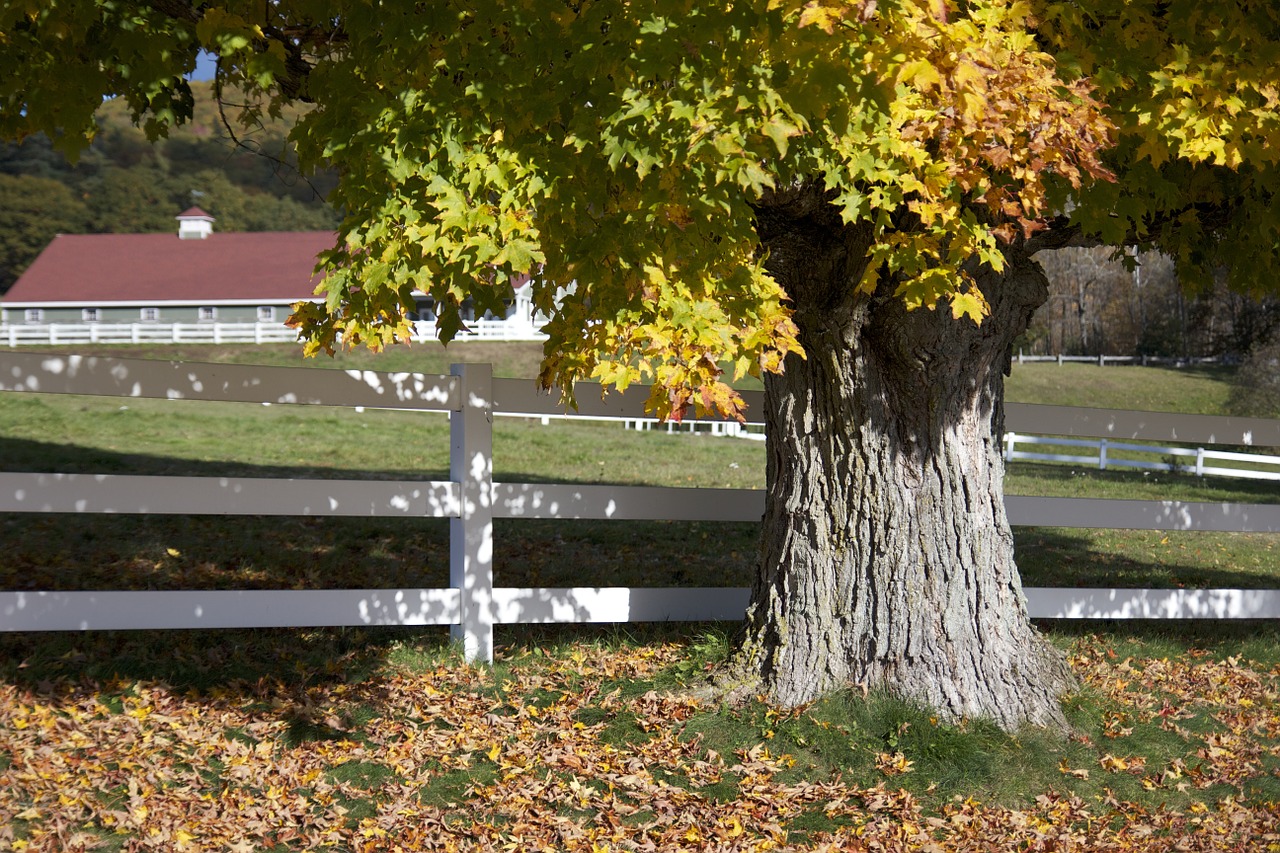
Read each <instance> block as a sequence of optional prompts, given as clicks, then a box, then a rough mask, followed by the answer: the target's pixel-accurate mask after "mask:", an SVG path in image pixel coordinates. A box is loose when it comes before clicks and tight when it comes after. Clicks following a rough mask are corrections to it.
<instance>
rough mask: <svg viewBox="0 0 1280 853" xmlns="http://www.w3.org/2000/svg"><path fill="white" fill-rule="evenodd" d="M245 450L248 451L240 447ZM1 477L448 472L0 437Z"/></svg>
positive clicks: (437, 475)
mask: <svg viewBox="0 0 1280 853" xmlns="http://www.w3.org/2000/svg"><path fill="white" fill-rule="evenodd" d="M245 450H246V451H251V450H252V448H245ZM0 460H3V462H0V465H2V466H3V469H4V471H6V472H29V473H39V474H82V473H83V474H117V475H118V474H133V475H140V476H153V477H263V478H271V479H282V480H287V479H329V480H338V479H342V480H351V479H361V480H447V479H449V469H448V464H447V461H446V462H445V464H444V467H440V468H423V469H415V470H413V471H404V470H399V469H384V470H369V469H360V470H353V469H345V468H336V467H327V466H323V465H305V464H291V465H262V464H257V463H249V462H238V461H235V460H222V459H218V460H203V459H186V458H182V457H177V456H161V455H159V454H148V453H118V452H115V451H111V450H102V449H100V448H96V447H85V446H81V445H76V444H61V443H57V442H46V441H32V440H30V439H21V438H5V437H0Z"/></svg>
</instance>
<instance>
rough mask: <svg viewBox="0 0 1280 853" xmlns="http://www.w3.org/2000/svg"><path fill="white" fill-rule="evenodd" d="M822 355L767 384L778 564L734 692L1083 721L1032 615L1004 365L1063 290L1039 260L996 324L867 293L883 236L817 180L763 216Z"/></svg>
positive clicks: (771, 511) (755, 613)
mask: <svg viewBox="0 0 1280 853" xmlns="http://www.w3.org/2000/svg"><path fill="white" fill-rule="evenodd" d="M757 225H758V228H759V233H760V236H761V239H762V242H763V244H764V246H765V247H766V248H767V249H768V251H769V259H768V264H769V266H770V270H771V272H772V273H773V274H774V275H775V276H776V277H777V278H778V279H779V281H780V282H781V283H782V285H783V286H784V287H785V288H786V290H787V293H788V295H789V296H790V298H791V300H792V303H793V306H794V308H795V320H796V323H797V325H798V326H799V329H800V341H801V343H802V344H803V345H804V347H805V350H806V351H807V353H808V358H807V359H800V358H798V357H791V358H789V360H788V361H787V363H786V372H785V373H783V374H782V375H779V376H770V377H768V379H767V380H766V383H765V409H766V412H767V414H766V419H767V423H768V434H769V450H768V483H769V485H768V495H767V499H766V511H765V517H764V529H763V535H762V545H761V560H762V563H761V566H760V569H759V573H758V576H757V579H756V582H755V585H754V588H753V590H752V600H751V606H750V609H749V611H748V615H747V621H746V623H745V626H744V628H743V631H742V633H741V634H740V636H739V639H738V643H737V646H736V649H735V651H734V653H733V654H732V655H731V657H730V660H729V662H728V664H727V666H726V668H725V670H724V680H723V681H722V685H723V686H726V687H728V688H729V689H733V688H734V687H735V686H736V687H737V688H738V689H740V690H749V691H753V692H755V691H761V692H763V693H764V694H765V695H767V696H768V697H769V698H770V699H771V700H772V701H774V702H777V703H779V704H783V705H787V706H794V705H799V704H803V703H806V702H809V701H811V700H813V699H815V698H817V697H818V696H820V695H821V694H823V693H826V692H830V691H832V690H835V689H839V688H841V687H848V686H853V685H865V686H867V687H870V688H873V689H875V688H883V689H886V690H888V691H889V692H891V693H893V694H896V695H899V696H902V697H904V698H907V699H910V700H914V701H918V702H921V703H924V704H926V705H928V706H931V707H932V708H935V709H937V711H938V712H939V713H940V714H941V715H942V716H943V717H944V718H945V719H948V720H953V721H954V720H960V719H966V718H975V717H986V718H990V719H993V720H994V721H995V722H996V723H997V724H999V725H1000V726H1001V727H1003V728H1005V729H1008V730H1013V729H1016V728H1018V727H1019V726H1021V725H1024V724H1033V725H1041V726H1049V727H1065V725H1066V722H1065V719H1064V717H1063V715H1062V711H1061V707H1060V702H1059V697H1060V696H1061V694H1062V693H1064V692H1066V691H1067V690H1069V689H1070V688H1071V687H1072V686H1073V685H1074V684H1075V680H1074V677H1073V675H1072V673H1071V671H1070V668H1069V667H1068V665H1067V663H1066V660H1065V657H1064V656H1063V655H1062V654H1061V653H1060V652H1058V651H1056V650H1055V649H1053V648H1052V647H1051V646H1050V645H1049V644H1048V643H1047V642H1046V641H1045V640H1043V639H1042V638H1041V637H1040V636H1039V635H1038V633H1037V632H1036V629H1035V628H1034V626H1033V625H1031V623H1030V621H1029V619H1028V617H1027V613H1026V606H1025V601H1024V598H1023V595H1022V586H1021V581H1020V579H1019V576H1018V572H1017V569H1016V567H1015V565H1014V559H1013V538H1012V535H1011V533H1010V530H1009V524H1008V520H1007V518H1006V516H1005V511H1004V503H1003V486H1002V479H1003V472H1004V463H1003V460H1002V458H1001V454H1000V438H999V436H1000V433H1001V432H1002V429H1001V427H1002V423H1001V421H1002V397H1003V374H1004V370H1005V368H1006V367H1007V365H1008V360H1009V353H1010V351H1011V344H1012V342H1013V340H1014V338H1016V337H1017V336H1018V335H1019V334H1020V333H1021V332H1022V331H1023V330H1024V329H1025V328H1026V326H1027V323H1028V321H1029V319H1030V317H1031V314H1032V312H1033V311H1034V310H1035V308H1036V307H1037V306H1038V305H1039V304H1041V303H1042V302H1043V301H1044V300H1045V298H1046V296H1047V289H1046V282H1045V279H1044V276H1043V274H1042V273H1041V272H1040V270H1039V267H1038V265H1036V264H1035V263H1034V261H1032V260H1031V259H1030V258H1029V257H1026V256H1022V255H1019V254H1018V253H1016V252H1011V253H1010V257H1009V266H1008V267H1007V269H1006V270H1005V272H1004V273H1003V274H1000V275H996V274H994V273H991V272H989V271H988V272H986V273H985V274H982V275H980V276H979V277H978V281H979V285H980V287H981V289H982V291H983V293H984V294H985V295H986V298H987V299H988V301H989V302H990V304H991V315H990V316H989V317H988V318H987V319H986V320H985V321H984V322H983V323H982V324H981V326H978V325H975V324H974V323H973V322H972V321H970V320H968V319H959V320H956V319H953V318H952V317H951V313H950V311H949V310H947V308H946V306H945V305H944V306H940V307H939V309H938V310H936V311H930V310H927V309H919V310H915V311H907V310H906V309H905V308H904V307H903V305H902V302H901V300H900V299H898V298H895V297H894V296H893V293H892V285H891V284H887V283H886V284H882V286H881V287H880V288H879V290H878V291H877V292H876V293H875V294H873V295H871V296H867V295H858V294H856V293H855V292H854V290H853V286H852V285H853V283H855V282H857V281H858V280H859V279H860V278H861V275H862V271H863V269H864V268H865V264H866V249H867V234H866V232H865V231H862V230H860V229H859V228H857V227H851V226H845V225H844V224H843V223H842V222H841V221H840V219H839V216H838V215H837V214H836V212H835V211H834V210H833V209H832V208H831V207H830V205H828V204H827V203H826V201H825V199H824V198H823V197H822V195H821V194H820V193H819V192H817V191H816V190H815V189H813V188H811V187H806V188H801V189H797V190H792V191H789V192H785V193H781V192H780V193H777V194H776V195H775V196H774V197H773V198H770V199H767V200H766V202H765V204H763V205H761V207H760V208H759V209H758V223H757Z"/></svg>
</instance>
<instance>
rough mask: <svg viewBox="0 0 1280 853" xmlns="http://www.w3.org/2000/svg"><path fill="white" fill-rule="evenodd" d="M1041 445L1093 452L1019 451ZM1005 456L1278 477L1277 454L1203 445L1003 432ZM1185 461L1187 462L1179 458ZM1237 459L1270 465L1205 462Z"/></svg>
mask: <svg viewBox="0 0 1280 853" xmlns="http://www.w3.org/2000/svg"><path fill="white" fill-rule="evenodd" d="M1020 444H1021V445H1024V446H1025V445H1028V444H1030V445H1041V446H1050V447H1068V448H1086V449H1089V450H1091V451H1093V452H1092V453H1091V454H1090V455H1088V456H1085V455H1082V454H1079V453H1042V452H1040V451H1035V450H1019V449H1018V445H1020ZM1116 453H1144V454H1147V455H1150V456H1157V457H1161V458H1160V459H1159V460H1153V459H1130V458H1128V457H1124V456H1116V455H1114V454H1116ZM1004 458H1005V461H1006V462H1013V461H1015V460H1019V459H1021V460H1029V461H1032V460H1033V461H1039V462H1072V463H1075V464H1077V465H1088V466H1090V467H1096V468H1097V469H1098V470H1099V471H1106V470H1107V469H1108V468H1138V469H1141V470H1146V471H1169V472H1183V473H1188V474H1195V475H1196V476H1197V477H1204V476H1206V475H1209V476H1218V477H1241V478H1244V479H1247V480H1280V456H1270V455H1266V454H1262V453H1239V452H1236V451H1232V450H1206V449H1205V448H1203V447H1167V446H1163V445H1155V444H1133V443H1131V442H1125V441H1113V440H1111V439H1106V438H1099V439H1094V440H1090V439H1085V438H1054V437H1052V436H1040V435H1019V434H1018V433H1016V432H1006V433H1005V435H1004ZM1181 460H1187V461H1185V462H1184V461H1181ZM1213 460H1218V461H1221V462H1238V463H1243V464H1247V465H1253V466H1271V467H1270V468H1267V467H1253V468H1239V467H1227V466H1224V465H1206V464H1205V463H1206V462H1209V461H1213Z"/></svg>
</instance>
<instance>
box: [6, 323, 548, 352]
mask: <svg viewBox="0 0 1280 853" xmlns="http://www.w3.org/2000/svg"><path fill="white" fill-rule="evenodd" d="M461 337H462V338H463V339H466V338H474V339H476V340H488V341H541V340H546V337H547V336H546V335H544V334H543V333H542V332H540V331H539V330H538V329H537V328H535V327H534V325H533V324H532V322H531V321H529V320H522V319H519V318H515V317H513V318H512V319H510V320H492V319H481V320H471V321H469V322H468V323H467V329H466V331H464V332H463V333H462V335H461ZM413 339H414V340H415V341H417V342H420V343H421V342H426V341H434V340H436V327H435V323H434V322H420V323H415V324H414V338H413ZM297 340H298V332H297V330H296V329H291V328H289V327H288V326H286V325H284V324H283V323H219V322H203V323H45V324H34V323H33V324H31V325H25V324H18V323H7V324H3V325H0V346H5V345H7V346H10V347H19V346H37V345H42V346H74V345H78V344H179V343H182V344H274V343H296V342H297Z"/></svg>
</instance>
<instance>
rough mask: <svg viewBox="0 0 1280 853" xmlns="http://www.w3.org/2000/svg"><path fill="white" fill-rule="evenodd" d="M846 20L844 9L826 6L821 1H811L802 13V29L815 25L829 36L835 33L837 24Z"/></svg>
mask: <svg viewBox="0 0 1280 853" xmlns="http://www.w3.org/2000/svg"><path fill="white" fill-rule="evenodd" d="M843 18H844V9H842V8H840V7H839V6H826V5H824V4H822V3H821V2H819V0H810V2H809V4H808V5H807V6H805V7H804V9H803V10H802V11H801V12H800V27H801V29H803V28H804V27H807V26H809V25H810V24H814V25H816V26H817V27H818V29H820V30H822V31H823V32H824V33H826V34H827V35H830V34H831V33H833V32H835V28H836V24H838V23H840V21H841V20H842V19H843Z"/></svg>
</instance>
